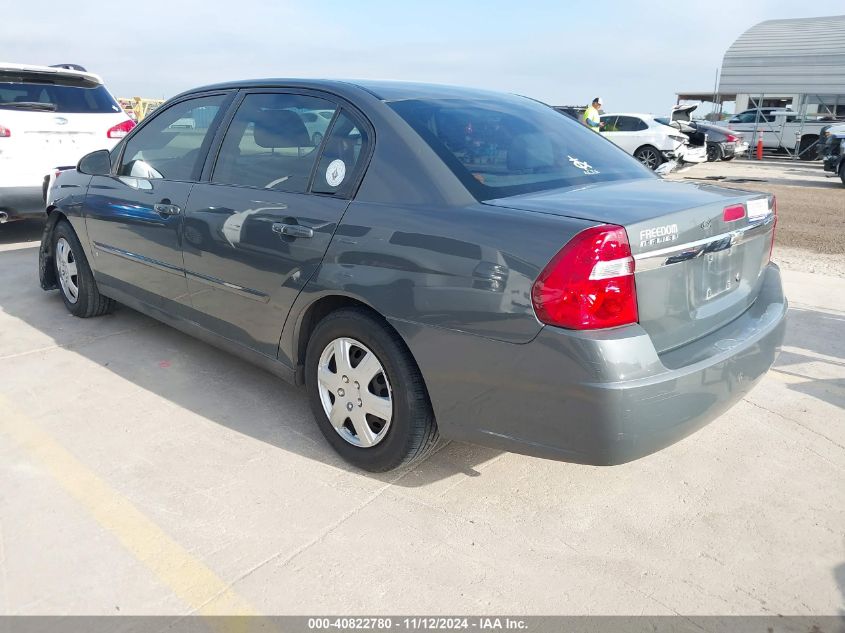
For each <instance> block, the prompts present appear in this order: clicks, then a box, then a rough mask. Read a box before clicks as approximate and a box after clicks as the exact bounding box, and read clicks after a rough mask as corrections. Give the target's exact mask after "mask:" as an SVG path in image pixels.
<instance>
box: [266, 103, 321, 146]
mask: <svg viewBox="0 0 845 633" xmlns="http://www.w3.org/2000/svg"><path fill="white" fill-rule="evenodd" d="M253 135H254V139H255V144H256V145H258V146H259V147H268V148H269V147H310V145H311V137H310V136H309V135H308V128H306V127H305V124H304V123H303V122H302V119H301V118H299V115H298V114H297V113H296V112H291V111H290V110H262V111H261V112H259V113H258V114H257V116H256V117H255V130H254V132H253Z"/></svg>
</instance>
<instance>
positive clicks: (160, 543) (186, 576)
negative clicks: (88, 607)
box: [0, 395, 256, 630]
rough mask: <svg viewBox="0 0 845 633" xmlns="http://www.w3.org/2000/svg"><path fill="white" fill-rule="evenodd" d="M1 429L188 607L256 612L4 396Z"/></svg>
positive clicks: (207, 612) (236, 620)
mask: <svg viewBox="0 0 845 633" xmlns="http://www.w3.org/2000/svg"><path fill="white" fill-rule="evenodd" d="M0 432H2V433H4V434H6V435H8V436H9V437H11V438H12V439H13V440H14V441H15V442H16V443H17V444H19V445H20V446H21V447H22V448H23V449H24V450H25V451H26V452H27V453H28V454H29V455H30V456H31V457H33V458H35V459H36V460H37V461H38V462H40V463H41V465H42V466H43V467H44V468H45V469H46V470H47V472H49V473H50V475H52V477H53V479H55V480H56V482H57V483H58V484H59V485H61V487H62V488H64V489H65V490H66V491H67V492H68V493H70V494H71V495H72V496H73V497H74V498H75V499H76V500H77V501H78V502H79V503H81V504H82V505H83V506H85V507H86V508H87V509H88V511H89V512H90V513H91V514H92V515H93V517H94V518H95V519H96V520H97V522H98V523H99V524H100V525H101V526H103V527H104V528H105V529H106V530H108V531H109V532H111V533H112V534H113V535H114V536H115V537H117V539H118V540H119V541H120V542H121V543H122V544H123V546H124V547H126V549H128V550H129V551H130V552H131V553H132V554H133V555H134V556H135V558H137V559H138V560H139V561H140V562H141V563H143V564H144V565H146V566H147V567H148V568H149V569H150V570H151V571H152V572H153V574H155V576H156V577H157V578H158V579H159V580H160V581H161V582H162V583H163V584H164V585H166V586H167V587H169V588H170V589H171V590H172V591H173V592H174V593H175V594H176V595H177V596H179V598H181V599H182V600H183V601H184V602H185V603H186V604H187V605H188V606H189V607H190V608H191V609H192V611H194V612H196V613H199V614H201V615H254V614H256V611H255V610H254V609H253V608H252V607H251V606H250V605H249V604H247V602H246V601H245V600H244V599H243V598H241V597H240V596H238V595H237V594H236V593H235V592H234V591H233V590H232V589H231V588H230V587H229V586H228V585H227V584H226V583H225V582H224V581H223V580H222V579H221V578H220V577H218V576H217V575H216V574H215V573H214V572H213V571H211V569H209V568H208V567H207V566H205V565H204V564H203V563H202V562H201V561H199V560H197V559H196V558H194V557H193V556H191V555H190V554H189V553H188V552H186V551H185V550H184V549H183V548H182V547H181V546H180V545H179V544H178V543H176V542H175V541H174V540H173V539H172V538H170V537H169V536H168V535H167V534H165V533H164V532H163V531H162V529H161V528H160V527H158V526H157V525H156V524H155V523H153V522H152V521H151V520H150V519H148V518H147V517H146V516H145V515H144V514H143V513H142V512H141V511H140V510H139V509H138V508H136V507H135V506H134V505H133V504H132V503H131V502H130V501H129V500H128V499H126V498H125V497H123V496H122V495H121V494H120V493H119V492H117V491H116V490H114V489H113V488H112V487H111V486H109V485H108V484H107V483H106V482H105V481H103V480H102V479H100V478H99V477H97V475H95V474H94V473H93V472H92V471H91V470H90V469H89V468H88V467H86V466H85V465H84V464H83V463H82V462H80V461H79V460H78V459H77V458H76V457H74V456H73V455H72V454H71V453H70V452H69V451H68V450H67V449H65V448H64V447H63V446H62V445H61V444H59V442H57V441H56V440H55V439H53V438H52V437H51V436H50V434H49V433H47V432H46V431H44V430H43V429H41V428H40V427H39V426H38V424H36V423H35V421H33V420H32V419H30V418H28V417H26V416H25V415H23V414H22V413H20V412H19V411H17V410H15V409H14V407H12V406H11V404H10V403H9V402H8V400H7V399H6V398H4V397H3V396H2V395H0ZM239 620H240V622H239ZM216 624H218V625H220V626H223V627H224V628H226V630H230V629H231V628H242V626H243V625H245V624H246V623H245V622H243V621H242V619H241V618H234V619H228V618H227V619H225V620H220V621H218V622H217V623H216ZM233 625H234V626H233Z"/></svg>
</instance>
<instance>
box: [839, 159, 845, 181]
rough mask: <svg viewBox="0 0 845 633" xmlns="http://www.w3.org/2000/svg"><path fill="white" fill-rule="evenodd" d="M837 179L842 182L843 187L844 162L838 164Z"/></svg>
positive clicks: (844, 178) (844, 176) (844, 175)
mask: <svg viewBox="0 0 845 633" xmlns="http://www.w3.org/2000/svg"><path fill="white" fill-rule="evenodd" d="M839 179H840V180H841V181H842V184H843V185H845V160H843V161H842V162H841V163H840V164H839Z"/></svg>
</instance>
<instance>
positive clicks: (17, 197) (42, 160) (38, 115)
mask: <svg viewBox="0 0 845 633" xmlns="http://www.w3.org/2000/svg"><path fill="white" fill-rule="evenodd" d="M134 125H135V123H134V121H132V120H131V119H130V118H129V117H128V116H127V115H126V113H125V112H124V111H123V109H122V108H121V107H120V106H119V105H118V103H117V101H116V100H115V98H114V97H113V96H112V95H111V94H109V91H108V90H106V88H105V86H103V82H102V80H101V79H100V78H99V77H97V76H96V75H93V74H91V73H88V72H84V70H82V69H81V68H80V67H79V66H71V65H66V66H28V65H23V64H7V63H2V62H0V223H2V222H5V221H7V220H14V219H18V218H21V217H26V216H38V215H41V214H43V213H44V198H43V183H44V179H45V176H47V175H48V174H49V173H50V172H51V171H52V170H53V169H54V168H55V167H59V166H70V165H74V166H75V165H76V163H77V161H78V160H79V159H80V158H82V157H83V156H84V155H85V154H87V153H89V152H92V151H94V150H98V149H111V148H112V147H114V145H115V144H116V143H117V142H118V141H119V140H120V139H121V138H123V137H124V136H126V134H127V133H128V132H129V130H131V129H132V128H133V127H134Z"/></svg>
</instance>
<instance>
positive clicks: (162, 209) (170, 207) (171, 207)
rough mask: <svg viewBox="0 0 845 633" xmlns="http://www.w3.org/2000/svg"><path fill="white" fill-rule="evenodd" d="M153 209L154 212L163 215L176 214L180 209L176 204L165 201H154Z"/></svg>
mask: <svg viewBox="0 0 845 633" xmlns="http://www.w3.org/2000/svg"><path fill="white" fill-rule="evenodd" d="M153 209H154V210H155V212H156V213H158V214H159V215H163V216H170V215H178V214H179V212H180V211H182V209H180V208H179V205H178V204H169V203H167V202H156V203H155V204H154V205H153Z"/></svg>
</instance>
